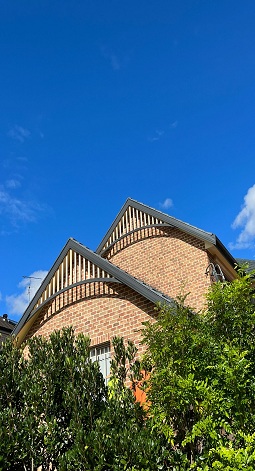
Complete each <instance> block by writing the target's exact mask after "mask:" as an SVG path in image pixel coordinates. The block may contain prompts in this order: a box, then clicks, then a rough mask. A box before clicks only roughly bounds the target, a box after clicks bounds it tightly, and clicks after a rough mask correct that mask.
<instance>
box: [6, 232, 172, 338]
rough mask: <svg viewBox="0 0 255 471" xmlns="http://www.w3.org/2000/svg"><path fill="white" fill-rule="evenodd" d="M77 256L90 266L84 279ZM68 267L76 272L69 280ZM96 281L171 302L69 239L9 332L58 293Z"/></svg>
mask: <svg viewBox="0 0 255 471" xmlns="http://www.w3.org/2000/svg"><path fill="white" fill-rule="evenodd" d="M77 256H78V257H80V259H79V260H80V264H83V266H85V264H87V267H89V276H88V277H87V278H85V279H84V277H78V276H77V269H79V270H80V268H79V267H77V266H76V263H77V262H76V260H77ZM70 266H71V267H72V271H73V267H75V273H74V275H72V277H71V279H70V271H68V270H69V269H70ZM80 278H82V279H80ZM96 281H104V282H111V283H114V282H115V283H116V282H117V283H122V284H124V285H126V286H128V287H129V288H131V289H133V290H134V291H136V292H137V293H139V294H141V295H142V296H143V297H145V298H146V299H148V300H149V301H152V302H153V303H156V302H161V303H162V302H164V303H172V302H173V300H172V299H171V298H169V297H168V296H166V295H164V294H163V293H161V292H160V291H157V290H155V289H153V288H152V287H150V286H148V285H147V284H145V283H143V282H142V281H140V280H138V279H136V278H134V277H133V276H131V275H129V274H128V273H127V272H125V271H124V270H121V269H120V268H118V267H117V266H115V265H113V264H112V263H111V262H109V261H108V260H105V259H104V258H102V257H101V256H100V255H98V254H96V253H95V252H93V251H92V250H90V249H88V248H87V247H85V245H83V244H81V243H80V242H78V241H76V240H75V239H72V238H70V239H69V240H68V241H67V243H66V245H65V246H64V248H63V249H62V251H61V253H60V255H59V256H58V258H57V259H56V261H55V263H54V264H53V266H52V268H51V269H50V271H49V272H48V274H47V276H46V277H45V279H44V281H43V282H42V284H41V286H40V288H39V289H38V291H37V292H36V294H35V296H34V297H33V299H32V300H31V302H30V304H29V306H28V307H27V309H26V310H25V312H24V314H23V316H22V318H21V319H20V321H19V322H18V324H17V325H16V327H15V329H14V330H13V333H12V334H13V335H15V336H17V335H18V334H19V333H20V332H21V330H22V329H23V327H24V326H25V324H26V323H27V322H28V321H29V320H32V319H33V317H34V316H35V314H36V313H37V312H38V310H40V309H41V308H42V306H44V305H45V304H46V303H48V302H49V300H51V299H53V298H54V297H56V296H58V295H59V294H60V293H62V292H64V291H66V290H68V289H70V288H72V287H75V286H77V285H80V284H83V283H92V282H96Z"/></svg>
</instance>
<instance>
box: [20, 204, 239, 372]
mask: <svg viewBox="0 0 255 471" xmlns="http://www.w3.org/2000/svg"><path fill="white" fill-rule="evenodd" d="M235 264H236V260H235V259H234V258H233V257H232V255H231V254H230V253H229V252H228V250H227V249H226V248H225V247H224V245H223V244H222V243H221V242H220V240H219V239H218V238H217V237H216V236H215V235H214V234H212V233H209V232H205V231H203V230H201V229H198V228H196V227H194V226H191V225H190V224H187V223H184V222H182V221H180V220H178V219H176V218H173V217H171V216H169V215H167V214H164V213H162V212H161V211H158V210H155V209H153V208H151V207H149V206H146V205H144V204H141V203H139V202H137V201H134V200H132V199H130V198H129V199H127V201H126V202H125V204H124V206H123V207H122V208H121V210H120V212H119V213H118V215H117V216H116V218H115V220H114V221H113V223H112V225H111V227H110V228H109V230H108V232H107V233H106V235H105V237H104V238H103V240H102V242H101V243H100V245H99V246H98V248H97V250H96V251H95V252H93V251H91V250H89V249H88V248H86V247H85V246H84V245H83V244H81V243H79V242H77V241H76V240H74V239H69V240H68V241H67V243H66V245H65V247H64V248H63V250H62V251H61V253H60V254H59V256H58V258H57V259H56V261H55V263H54V264H53V266H52V268H51V269H50V271H49V272H48V274H47V276H46V278H45V279H44V281H43V283H42V285H41V287H40V288H39V290H38V291H37V293H36V295H35V296H34V298H33V299H32V301H31V302H30V304H29V306H28V308H27V309H26V311H25V312H24V314H23V316H22V318H21V319H20V321H19V323H18V324H17V326H16V327H15V329H14V331H13V334H14V335H15V336H16V337H17V339H18V343H19V344H21V343H22V342H23V341H25V340H26V339H28V338H30V337H31V336H34V335H43V336H48V335H49V334H50V333H51V332H52V331H53V330H58V329H61V328H62V327H64V326H68V325H72V326H73V327H74V329H75V332H77V333H79V332H83V333H84V334H86V335H89V336H90V338H91V345H92V350H91V356H92V357H93V358H97V359H99V360H100V363H101V368H102V370H103V372H104V374H105V375H106V376H107V374H108V369H109V361H110V360H109V359H110V354H111V339H112V337H113V336H115V335H119V336H123V337H124V338H126V339H131V340H133V341H134V342H135V344H136V346H137V347H138V349H139V352H141V351H142V347H141V345H139V339H140V333H139V329H140V328H141V323H142V322H143V321H146V320H148V319H152V320H153V319H155V303H158V302H161V303H170V304H171V303H172V302H173V301H172V300H173V298H176V297H177V296H178V295H179V294H180V293H183V294H186V293H190V294H189V296H188V298H187V302H188V304H189V305H190V306H192V307H193V308H194V309H196V310H198V309H202V308H203V306H204V303H205V299H204V294H205V292H206V291H207V289H208V287H209V285H210V284H211V283H212V281H213V280H223V279H227V280H233V279H234V278H235V277H236V272H235Z"/></svg>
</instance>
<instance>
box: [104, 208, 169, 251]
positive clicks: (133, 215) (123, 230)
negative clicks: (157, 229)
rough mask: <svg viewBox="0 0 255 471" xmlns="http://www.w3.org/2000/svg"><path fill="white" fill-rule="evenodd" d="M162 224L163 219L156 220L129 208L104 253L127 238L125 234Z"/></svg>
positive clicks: (111, 236)
mask: <svg viewBox="0 0 255 471" xmlns="http://www.w3.org/2000/svg"><path fill="white" fill-rule="evenodd" d="M161 224H162V225H163V224H164V222H163V221H162V220H161V219H158V218H155V217H153V216H151V215H150V214H148V213H145V212H143V211H140V210H138V209H136V208H133V207H131V206H129V207H128V208H127V210H126V211H125V213H124V214H123V216H122V218H121V219H120V221H119V222H118V224H117V225H116V226H115V229H114V230H113V232H112V234H111V235H110V237H109V239H108V240H107V242H106V243H105V245H104V247H103V249H102V251H104V250H106V249H107V248H108V247H109V246H110V245H112V244H114V242H116V241H117V240H119V239H120V238H122V237H123V236H125V234H128V233H130V232H133V231H135V230H138V229H145V228H146V227H151V226H158V225H161Z"/></svg>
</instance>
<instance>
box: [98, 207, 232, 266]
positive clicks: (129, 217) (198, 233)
mask: <svg viewBox="0 0 255 471" xmlns="http://www.w3.org/2000/svg"><path fill="white" fill-rule="evenodd" d="M153 226H157V227H160V226H168V227H174V228H177V229H179V230H181V231H183V232H185V233H187V234H190V235H192V236H194V237H196V238H198V239H200V240H203V241H204V242H205V243H207V245H213V246H215V247H217V249H218V250H219V251H220V252H221V253H222V254H223V255H224V257H225V258H226V259H227V260H228V261H229V263H230V264H231V265H232V266H233V267H234V266H235V263H236V262H235V259H234V257H232V255H231V254H230V252H229V251H228V250H227V249H226V247H225V246H224V245H223V244H222V242H221V241H220V240H219V239H218V237H217V236H216V235H215V234H213V233H211V232H206V231H204V230H202V229H199V228H197V227H195V226H192V225H191V224H188V223H186V222H183V221H180V220H179V219H176V218H174V217H172V216H169V215H168V214H166V213H163V212H161V211H158V210H157V209H154V208H151V207H150V206H146V205H145V204H143V203H139V202H138V201H136V200H133V199H132V198H128V199H127V200H126V202H125V204H124V205H123V206H122V208H121V210H120V212H119V213H118V215H117V216H116V218H115V219H114V221H113V223H112V225H111V226H110V228H109V230H108V231H107V233H106V234H105V236H104V238H103V239H102V241H101V243H100V244H99V246H98V247H97V249H96V253H98V254H100V255H101V256H103V254H104V252H106V251H107V250H109V248H110V247H111V246H112V245H114V244H115V243H116V241H118V240H120V239H122V238H123V237H125V236H126V235H127V234H129V233H132V232H134V231H138V230H140V229H143V228H145V227H153Z"/></svg>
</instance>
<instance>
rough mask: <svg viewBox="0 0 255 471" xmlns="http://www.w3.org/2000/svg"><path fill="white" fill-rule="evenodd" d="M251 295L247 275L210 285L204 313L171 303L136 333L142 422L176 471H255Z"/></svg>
mask: <svg viewBox="0 0 255 471" xmlns="http://www.w3.org/2000/svg"><path fill="white" fill-rule="evenodd" d="M253 292H254V288H253V280H252V277H251V276H250V275H249V276H248V275H246V276H240V277H238V279H236V280H235V281H233V282H232V283H227V282H226V283H216V284H214V285H213V286H212V288H211V289H210V291H209V293H208V296H207V300H208V308H207V311H206V312H204V313H195V312H194V311H192V310H191V309H190V308H188V307H186V306H185V303H184V301H185V300H184V299H179V300H178V302H176V303H175V304H174V305H173V306H172V307H171V308H169V307H161V308H160V309H159V316H158V322H157V323H154V324H151V323H145V325H144V330H143V342H144V343H145V344H146V345H147V352H146V355H145V358H144V366H145V367H146V368H147V369H149V370H150V376H149V379H147V381H146V382H145V383H144V388H145V389H146V391H147V399H148V402H149V404H150V409H149V412H150V417H151V419H152V420H154V421H155V423H156V427H157V428H158V430H159V432H162V433H163V434H164V435H165V437H166V438H167V440H168V444H169V447H170V448H171V449H172V450H175V451H176V452H178V453H179V457H180V459H179V466H180V468H179V469H197V470H198V469H199V470H202V469H203V470H209V469H228V470H233V471H234V470H239V469H254V468H255V453H254V443H255V442H254V432H255V381H254V373H255V343H254V334H255V330H254V329H255V305H254V298H253Z"/></svg>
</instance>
